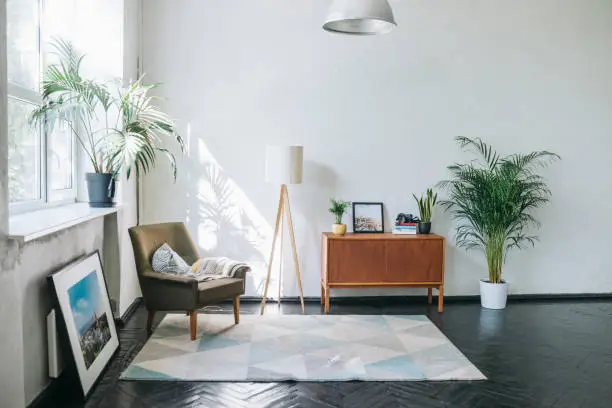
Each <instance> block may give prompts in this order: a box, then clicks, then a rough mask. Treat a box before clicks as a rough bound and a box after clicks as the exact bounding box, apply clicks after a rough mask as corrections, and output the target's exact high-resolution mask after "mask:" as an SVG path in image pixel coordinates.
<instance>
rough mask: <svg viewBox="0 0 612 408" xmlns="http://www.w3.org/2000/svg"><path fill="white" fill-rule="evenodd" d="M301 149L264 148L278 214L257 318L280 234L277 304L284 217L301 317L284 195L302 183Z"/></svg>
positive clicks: (297, 272)
mask: <svg viewBox="0 0 612 408" xmlns="http://www.w3.org/2000/svg"><path fill="white" fill-rule="evenodd" d="M303 157H304V148H303V147H302V146H267V147H266V181H267V182H268V183H278V184H280V198H279V201H278V212H277V213H276V226H275V228H274V237H273V238H272V250H271V252H270V261H269V262H268V275H267V276H266V283H265V288H264V293H263V298H262V299H261V314H262V315H263V313H264V309H265V307H266V298H267V297H268V286H269V284H270V275H271V274H272V261H274V251H275V249H276V241H277V240H278V235H279V231H280V271H279V279H278V302H279V303H280V287H281V278H282V269H283V238H284V233H283V232H284V230H285V228H284V225H285V217H286V220H287V225H288V228H289V237H290V238H291V249H292V252H293V263H294V266H295V277H296V279H297V284H298V288H299V290H300V302H301V303H302V313H304V293H303V292H302V279H301V277H300V264H299V262H298V255H297V248H296V246H295V236H294V234H293V219H292V218H291V207H290V205H289V193H288V192H287V184H301V183H302V168H303Z"/></svg>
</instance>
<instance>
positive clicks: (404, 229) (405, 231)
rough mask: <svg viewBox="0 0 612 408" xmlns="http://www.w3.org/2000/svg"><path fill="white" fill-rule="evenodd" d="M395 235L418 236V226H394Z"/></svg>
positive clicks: (414, 224)
mask: <svg viewBox="0 0 612 408" xmlns="http://www.w3.org/2000/svg"><path fill="white" fill-rule="evenodd" d="M393 233H394V234H397V235H416V233H417V224H416V223H412V222H410V223H408V222H406V223H401V224H395V225H394V226H393Z"/></svg>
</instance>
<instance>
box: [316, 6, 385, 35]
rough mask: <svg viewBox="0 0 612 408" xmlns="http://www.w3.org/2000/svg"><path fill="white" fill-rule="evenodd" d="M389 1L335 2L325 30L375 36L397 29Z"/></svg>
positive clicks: (324, 25) (330, 10) (324, 27)
mask: <svg viewBox="0 0 612 408" xmlns="http://www.w3.org/2000/svg"><path fill="white" fill-rule="evenodd" d="M396 25H397V24H396V23H395V18H394V17H393V10H391V6H390V5H389V2H388V1H387V0H334V2H333V3H332V5H331V8H330V9H329V15H328V17H327V21H326V22H325V24H323V29H325V30H327V31H330V32H333V33H341V34H353V35H374V34H384V33H388V32H389V31H391V30H392V29H393V27H395V26H396Z"/></svg>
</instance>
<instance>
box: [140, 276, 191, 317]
mask: <svg viewBox="0 0 612 408" xmlns="http://www.w3.org/2000/svg"><path fill="white" fill-rule="evenodd" d="M140 286H141V289H142V294H143V297H144V300H145V303H146V305H147V309H149V310H154V311H157V310H160V311H178V310H185V311H188V310H194V309H195V308H196V307H197V303H198V281H196V280H195V279H193V278H188V277H183V276H176V275H168V274H164V273H158V272H154V271H152V270H146V271H144V272H143V273H141V274H140Z"/></svg>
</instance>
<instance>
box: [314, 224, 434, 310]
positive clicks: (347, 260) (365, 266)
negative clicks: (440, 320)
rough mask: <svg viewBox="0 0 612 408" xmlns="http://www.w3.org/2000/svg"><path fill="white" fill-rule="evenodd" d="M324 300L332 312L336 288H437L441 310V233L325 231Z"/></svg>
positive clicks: (322, 284) (430, 297) (430, 301)
mask: <svg viewBox="0 0 612 408" xmlns="http://www.w3.org/2000/svg"><path fill="white" fill-rule="evenodd" d="M322 244H323V248H322V253H321V263H322V267H321V304H324V305H325V313H327V312H329V292H330V289H331V288H334V289H335V288H427V289H428V290H427V300H428V302H429V304H431V303H432V288H436V289H438V311H439V312H442V311H443V310H444V253H445V247H446V243H445V239H444V237H442V236H440V235H436V234H427V235H421V234H419V235H393V234H391V233H385V234H351V233H348V234H346V235H344V236H335V235H333V234H332V233H329V232H325V233H323V238H322Z"/></svg>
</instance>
